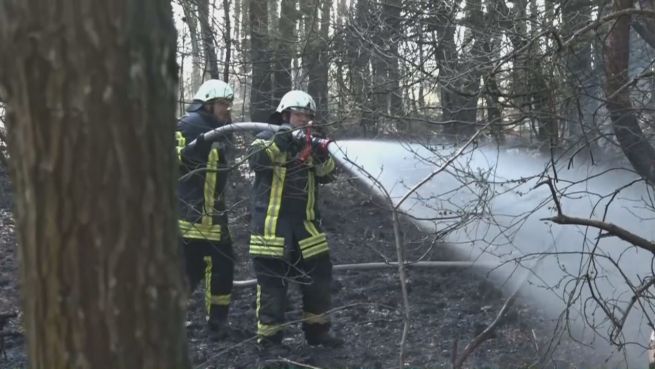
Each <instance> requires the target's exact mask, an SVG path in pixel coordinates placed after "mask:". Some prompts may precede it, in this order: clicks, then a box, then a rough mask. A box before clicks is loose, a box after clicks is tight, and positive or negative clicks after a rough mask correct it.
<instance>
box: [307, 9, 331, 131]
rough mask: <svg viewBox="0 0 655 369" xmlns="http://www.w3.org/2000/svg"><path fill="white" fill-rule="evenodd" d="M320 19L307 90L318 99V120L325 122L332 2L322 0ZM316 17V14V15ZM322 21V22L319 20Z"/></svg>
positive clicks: (315, 28) (317, 24)
mask: <svg viewBox="0 0 655 369" xmlns="http://www.w3.org/2000/svg"><path fill="white" fill-rule="evenodd" d="M317 5H319V6H320V7H317V9H320V11H321V14H320V18H318V17H317V18H316V19H315V20H314V22H313V23H314V24H315V26H314V27H313V29H314V36H313V37H311V45H312V47H311V48H310V49H311V50H312V51H311V54H312V55H313V56H312V58H311V60H312V64H311V66H310V69H309V70H310V73H309V84H308V87H307V90H308V92H309V94H310V95H312V96H313V97H314V99H316V109H317V112H316V113H317V114H316V116H317V119H319V120H320V121H325V120H327V118H328V116H327V115H328V70H329V68H330V61H329V55H328V42H329V40H328V38H329V31H330V9H331V8H332V1H331V0H320V4H317ZM314 14H315V15H316V13H314ZM319 19H320V20H319Z"/></svg>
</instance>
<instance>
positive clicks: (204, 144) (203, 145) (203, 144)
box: [195, 133, 212, 152]
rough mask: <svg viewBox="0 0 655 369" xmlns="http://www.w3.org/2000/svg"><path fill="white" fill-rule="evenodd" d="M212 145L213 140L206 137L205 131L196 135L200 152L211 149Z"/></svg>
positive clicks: (196, 144)
mask: <svg viewBox="0 0 655 369" xmlns="http://www.w3.org/2000/svg"><path fill="white" fill-rule="evenodd" d="M211 145H212V142H211V141H208V140H207V139H206V138H205V134H204V133H201V134H199V135H198V137H196V143H195V147H196V148H197V150H199V151H200V152H205V151H208V150H209V149H210V147H211Z"/></svg>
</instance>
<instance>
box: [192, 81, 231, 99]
mask: <svg viewBox="0 0 655 369" xmlns="http://www.w3.org/2000/svg"><path fill="white" fill-rule="evenodd" d="M193 99H194V100H200V101H202V102H207V101H209V100H213V99H227V100H232V99H234V91H232V87H230V85H228V84H227V83H225V82H223V81H221V80H219V79H210V80H208V81H205V83H203V84H202V85H201V86H200V88H198V92H196V94H195V96H193Z"/></svg>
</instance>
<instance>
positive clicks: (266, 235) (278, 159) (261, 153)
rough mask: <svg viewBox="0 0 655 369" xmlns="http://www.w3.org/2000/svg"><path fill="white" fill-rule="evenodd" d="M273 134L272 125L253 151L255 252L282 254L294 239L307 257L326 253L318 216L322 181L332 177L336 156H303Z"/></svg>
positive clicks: (251, 248)
mask: <svg viewBox="0 0 655 369" xmlns="http://www.w3.org/2000/svg"><path fill="white" fill-rule="evenodd" d="M274 135H275V132H273V131H272V130H266V131H263V132H261V133H260V134H258V135H257V138H256V139H255V140H254V141H253V143H252V144H251V146H250V148H249V152H248V155H249V162H250V167H251V169H253V170H254V171H255V183H254V185H253V194H252V199H251V200H252V209H251V214H252V221H251V226H252V229H251V237H250V254H251V255H252V256H258V257H272V258H283V257H285V245H286V246H287V247H291V246H292V245H294V244H297V245H298V246H299V248H300V251H301V252H302V255H303V257H305V258H310V257H314V256H316V255H320V254H323V253H325V252H327V251H328V245H327V239H326V237H325V233H323V232H321V231H320V227H319V224H318V222H317V219H320V217H319V212H318V206H317V197H318V186H317V183H325V182H328V181H330V180H331V179H332V176H331V174H332V172H333V170H334V168H335V162H334V159H333V158H332V157H331V156H329V155H327V157H324V158H322V159H320V158H317V157H316V156H310V157H309V158H308V159H307V160H306V161H304V162H302V161H300V160H299V159H298V158H297V155H296V154H297V152H294V151H297V150H291V151H287V152H281V151H280V149H279V148H278V147H277V145H276V144H275V142H274ZM285 240H286V242H285ZM290 245H291V246H290Z"/></svg>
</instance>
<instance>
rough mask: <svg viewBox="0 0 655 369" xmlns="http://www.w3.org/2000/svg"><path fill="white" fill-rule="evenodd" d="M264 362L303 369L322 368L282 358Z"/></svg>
mask: <svg viewBox="0 0 655 369" xmlns="http://www.w3.org/2000/svg"><path fill="white" fill-rule="evenodd" d="M266 362H267V363H287V364H293V365H297V366H301V367H303V368H309V369H322V368H319V367H317V366H312V365H309V364H303V363H299V362H297V361H293V360H290V359H287V358H284V357H281V358H279V359H271V360H266Z"/></svg>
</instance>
